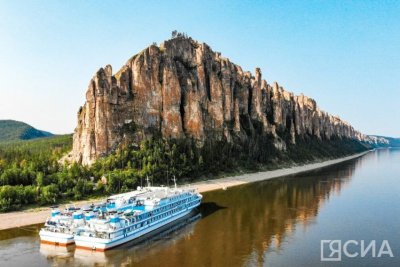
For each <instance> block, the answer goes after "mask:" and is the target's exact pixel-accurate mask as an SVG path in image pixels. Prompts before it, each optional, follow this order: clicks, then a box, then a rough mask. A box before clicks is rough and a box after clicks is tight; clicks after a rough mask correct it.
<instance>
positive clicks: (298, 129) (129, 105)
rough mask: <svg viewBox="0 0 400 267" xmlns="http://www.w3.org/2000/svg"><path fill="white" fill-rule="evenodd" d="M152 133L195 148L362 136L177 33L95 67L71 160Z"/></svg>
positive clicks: (85, 159)
mask: <svg viewBox="0 0 400 267" xmlns="http://www.w3.org/2000/svg"><path fill="white" fill-rule="evenodd" d="M154 135H159V136H162V137H163V138H175V139H181V138H191V139H193V140H195V141H196V144H197V146H198V147H201V146H203V145H204V143H205V141H210V140H211V141H212V140H216V141H217V140H226V141H227V142H242V141H245V140H248V139H251V138H255V137H256V136H257V135H271V136H273V139H274V145H275V147H276V148H278V149H281V150H284V149H286V145H287V142H290V143H293V144H295V143H296V138H299V137H302V136H306V135H307V136H314V137H315V138H319V139H330V138H332V137H333V136H336V137H339V138H343V137H346V138H350V139H356V140H364V139H365V138H366V137H365V136H364V135H363V134H361V133H359V132H357V131H355V130H354V129H353V127H352V126H351V125H349V124H348V123H346V122H344V121H342V120H341V119H340V118H338V117H335V116H332V115H329V114H328V113H326V112H324V111H322V110H320V109H319V108H318V107H317V104H316V102H315V101H314V100H313V99H311V98H309V97H307V96H304V95H300V96H295V95H294V94H293V93H291V92H288V91H285V90H284V89H283V88H282V87H281V86H279V85H278V84H277V83H276V82H275V83H273V84H272V85H270V84H268V83H267V81H266V80H264V79H262V73H261V70H260V69H258V68H257V69H256V71H255V76H253V75H252V74H251V73H250V72H248V71H243V70H242V69H241V67H240V66H238V65H235V64H234V63H232V62H230V61H229V59H227V58H224V57H222V56H221V54H220V53H216V52H213V51H212V50H211V48H210V47H209V46H208V45H207V44H205V43H198V42H196V41H194V40H192V39H191V38H183V37H177V38H174V39H171V40H168V41H165V42H164V43H163V44H161V45H160V47H157V46H155V45H152V46H150V47H148V48H146V49H145V50H143V51H142V52H140V53H139V54H137V55H135V56H134V57H132V58H131V59H129V60H128V62H127V63H126V64H125V66H123V67H122V68H121V69H120V70H119V71H118V72H117V73H116V74H114V75H113V72H112V68H111V66H110V65H107V66H106V67H105V68H101V69H100V70H98V71H97V73H96V74H95V75H94V77H93V78H92V80H91V81H90V83H89V87H88V90H87V92H86V103H85V104H84V106H83V107H81V108H80V109H79V112H78V125H77V127H76V129H75V133H74V141H73V151H72V152H71V154H70V158H71V159H72V160H73V161H78V162H81V163H83V164H91V163H93V162H94V161H95V160H96V159H97V158H99V157H101V156H103V155H106V154H108V153H110V152H111V151H113V150H114V149H115V148H117V147H118V146H119V145H121V144H123V143H125V142H132V141H133V142H139V141H140V140H142V139H144V138H149V137H151V136H154ZM284 136H286V137H287V136H289V138H283V137H284ZM284 140H286V142H285V141H284Z"/></svg>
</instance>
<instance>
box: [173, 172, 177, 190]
mask: <svg viewBox="0 0 400 267" xmlns="http://www.w3.org/2000/svg"><path fill="white" fill-rule="evenodd" d="M173 181H174V185H175V189H176V188H177V186H176V178H175V175H174V179H173Z"/></svg>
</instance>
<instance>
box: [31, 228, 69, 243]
mask: <svg viewBox="0 0 400 267" xmlns="http://www.w3.org/2000/svg"><path fill="white" fill-rule="evenodd" d="M39 236H40V243H42V244H50V245H56V246H69V245H73V244H74V243H75V240H74V236H73V235H72V234H64V233H54V232H49V231H45V230H41V231H40V232H39Z"/></svg>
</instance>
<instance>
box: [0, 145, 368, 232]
mask: <svg viewBox="0 0 400 267" xmlns="http://www.w3.org/2000/svg"><path fill="white" fill-rule="evenodd" d="M368 152H369V151H366V152H363V153H359V154H355V155H352V156H348V157H344V158H339V159H334V160H327V161H323V162H318V163H312V164H307V165H303V166H295V167H291V168H285V169H277V170H273V171H266V172H257V173H250V174H243V175H239V176H232V177H225V178H220V179H214V180H207V181H201V182H198V183H194V184H192V186H194V187H196V188H197V189H198V190H199V192H207V191H212V190H218V189H228V188H229V187H232V186H238V185H242V184H247V183H253V182H258V181H263V180H268V179H272V178H277V177H282V176H286V175H291V174H296V173H301V172H306V171H310V170H315V169H319V168H323V167H326V166H330V165H334V164H337V163H340V162H343V161H347V160H350V159H354V158H357V157H360V156H363V155H365V154H366V153H368ZM92 202H93V201H92V200H90V201H80V202H77V203H75V204H76V205H77V206H79V205H85V204H87V203H92ZM49 215H50V208H41V209H35V210H26V211H15V212H8V213H1V214H0V230H4V229H9V228H15V227H22V226H26V225H31V224H37V223H43V222H45V221H46V218H47V217H49Z"/></svg>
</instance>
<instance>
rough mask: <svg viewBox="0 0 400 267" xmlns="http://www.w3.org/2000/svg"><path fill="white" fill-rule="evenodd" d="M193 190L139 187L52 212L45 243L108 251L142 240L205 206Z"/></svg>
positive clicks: (44, 232) (44, 233) (45, 229)
mask: <svg viewBox="0 0 400 267" xmlns="http://www.w3.org/2000/svg"><path fill="white" fill-rule="evenodd" d="M201 199H202V195H200V194H199V193H197V192H196V191H195V190H194V189H192V188H177V187H176V184H175V187H174V188H169V187H151V186H150V185H149V186H147V187H144V188H140V187H138V190H136V191H132V192H129V193H124V194H119V195H114V196H111V197H110V198H108V199H107V201H106V202H104V203H99V204H96V205H93V204H92V206H91V207H86V208H83V209H77V208H68V209H66V210H65V211H64V212H63V213H61V212H60V210H59V209H58V208H54V209H53V210H52V215H51V218H49V219H47V221H46V223H45V226H44V227H43V228H42V229H41V230H40V232H39V235H40V240H41V242H42V243H47V244H55V245H60V246H67V245H70V244H73V243H75V244H76V247H77V248H83V249H89V250H96V251H105V250H107V249H110V248H113V247H115V246H118V245H121V244H123V243H126V242H128V241H131V240H134V239H136V238H138V237H141V236H143V235H145V234H147V233H149V232H151V231H154V230H156V229H159V228H160V227H162V226H164V225H166V224H169V223H171V222H173V221H175V220H177V219H179V218H181V217H184V216H185V215H187V214H189V213H190V212H191V211H192V210H193V209H195V208H196V207H198V206H199V205H200V203H201Z"/></svg>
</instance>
